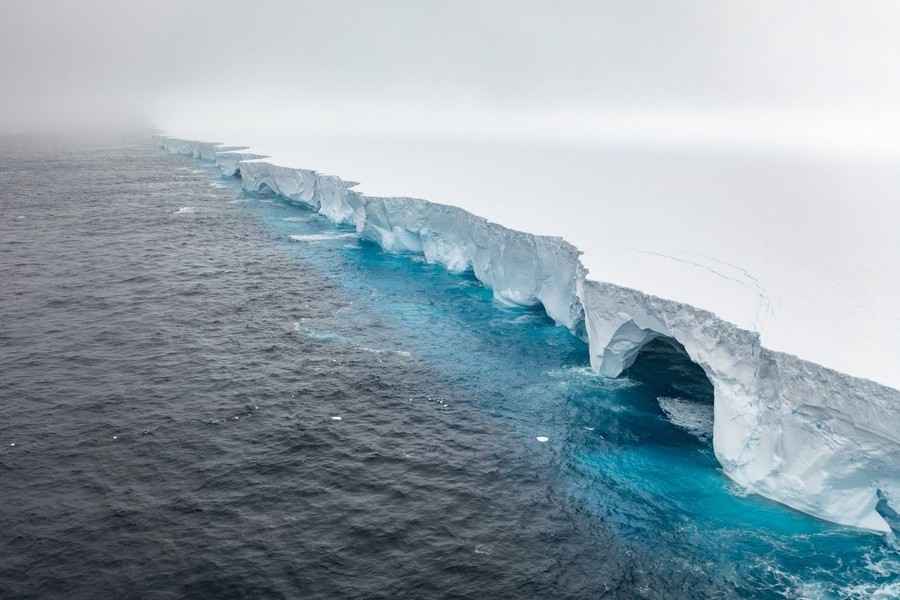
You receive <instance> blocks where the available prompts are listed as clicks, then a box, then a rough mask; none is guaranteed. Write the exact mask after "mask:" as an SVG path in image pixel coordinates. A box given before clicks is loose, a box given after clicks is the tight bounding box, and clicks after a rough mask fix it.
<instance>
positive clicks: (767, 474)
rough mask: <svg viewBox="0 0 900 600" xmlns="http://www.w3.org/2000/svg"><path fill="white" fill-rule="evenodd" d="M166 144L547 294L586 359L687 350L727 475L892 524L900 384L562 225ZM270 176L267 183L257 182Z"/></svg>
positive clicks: (856, 518) (534, 296) (809, 509)
mask: <svg viewBox="0 0 900 600" xmlns="http://www.w3.org/2000/svg"><path fill="white" fill-rule="evenodd" d="M160 143H161V145H162V146H163V148H165V149H166V150H168V151H169V152H172V153H176V154H185V155H189V156H193V157H195V158H199V159H201V160H212V161H214V162H215V163H216V165H217V166H218V167H219V169H220V171H221V173H222V174H223V175H224V176H236V175H238V173H239V174H240V180H241V187H242V188H243V189H244V190H246V191H249V192H259V190H260V189H266V188H268V190H271V191H272V192H273V193H274V194H275V195H277V196H279V197H281V198H283V199H285V200H286V201H288V202H292V203H294V204H297V205H300V206H304V207H306V208H309V209H310V210H314V211H316V212H318V213H319V214H322V215H323V216H325V217H327V218H328V219H330V220H331V221H333V222H335V223H341V224H345V225H352V226H353V227H355V229H356V233H357V235H358V236H359V237H360V238H362V239H365V240H368V241H371V242H374V243H377V244H378V245H380V246H381V247H382V248H383V249H384V250H386V251H392V252H413V253H419V254H423V255H424V256H425V258H426V259H427V260H428V261H429V262H432V263H437V264H441V265H444V266H445V267H446V268H448V269H449V270H451V271H467V270H471V271H472V272H473V273H474V275H475V277H476V278H477V279H478V280H480V281H481V282H482V283H483V284H484V285H485V286H487V287H489V288H490V289H492V290H493V293H494V296H495V297H497V298H498V299H500V300H503V301H505V302H510V303H513V304H520V305H527V306H536V305H541V306H542V307H543V309H544V310H545V311H546V313H547V314H548V315H549V316H550V317H551V318H553V320H554V321H556V323H558V324H559V325H562V326H565V327H567V328H568V329H569V330H570V331H572V332H573V333H574V334H575V335H578V336H579V337H581V338H582V339H586V340H587V342H588V345H589V352H590V359H591V366H592V368H593V369H594V370H596V371H599V372H600V373H602V374H604V375H607V376H618V375H621V373H622V372H623V370H625V369H626V368H627V367H628V366H630V364H631V363H633V362H634V358H635V357H636V356H637V355H638V354H639V353H640V352H641V350H642V349H643V348H645V347H646V346H647V345H648V344H650V343H651V342H652V341H653V340H654V339H658V338H660V337H664V338H671V339H672V340H675V341H676V342H678V344H680V346H681V347H683V348H684V352H685V353H686V354H687V355H688V357H689V358H690V360H691V361H692V362H693V363H695V364H696V365H698V366H699V367H700V368H701V369H702V370H703V372H704V373H705V375H706V377H707V379H708V380H709V382H710V383H711V384H712V387H713V395H714V401H713V404H714V422H713V448H714V451H715V455H716V458H717V459H718V461H719V463H720V464H721V465H722V469H723V471H724V473H725V474H726V475H728V476H729V477H730V478H731V479H733V480H735V481H736V482H738V483H739V484H741V485H743V486H744V487H746V488H747V489H749V490H750V491H753V492H756V493H758V494H760V495H762V496H765V497H768V498H771V499H773V500H776V501H778V502H781V503H783V504H786V505H788V506H791V507H793V508H796V509H798V510H801V511H803V512H806V513H808V514H811V515H814V516H817V517H819V518H822V519H826V520H829V521H833V522H835V523H840V524H844V525H850V526H854V527H861V528H865V529H870V530H874V531H881V532H889V531H891V526H890V525H889V522H888V519H886V518H885V516H884V515H889V516H890V515H894V514H896V509H897V507H898V506H900V468H898V465H900V390H896V389H893V388H889V387H886V386H883V385H879V384H877V383H875V382H873V381H870V380H866V379H860V378H856V377H852V376H849V375H845V374H842V373H838V372H836V371H833V370H831V369H828V368H826V367H823V366H821V365H817V364H814V363H811V362H809V361H805V360H802V359H800V358H798V357H796V356H792V355H789V354H785V353H781V352H775V351H772V350H769V349H767V348H765V347H763V346H762V345H761V341H760V336H759V334H758V333H756V332H753V331H749V330H746V329H742V328H740V327H738V326H737V325H735V324H733V323H730V322H728V321H725V320H723V319H722V318H720V317H718V316H717V315H715V314H714V313H712V312H709V311H706V310H702V309H699V308H696V307H694V306H691V305H688V304H684V303H680V302H675V301H672V300H666V299H664V298H659V297H657V296H653V295H650V294H646V293H643V292H641V291H639V290H634V289H630V288H624V287H621V286H617V285H615V284H612V283H606V282H600V281H593V280H589V279H587V271H586V270H585V268H584V266H583V265H582V264H581V260H580V258H579V256H580V251H579V250H578V249H577V248H575V247H574V246H572V245H571V244H569V243H568V242H566V241H565V240H563V239H562V238H558V237H553V236H541V235H533V234H529V233H525V232H521V231H515V230H511V229H508V228H506V227H503V226H502V225H499V224H497V223H493V222H490V221H488V220H487V219H484V218H482V217H478V216H476V215H474V214H472V213H470V212H467V211H465V210H463V209H461V208H459V207H455V206H450V205H443V204H438V203H434V202H429V201H427V200H422V199H418V198H402V197H376V196H368V195H365V194H363V193H360V192H358V191H356V190H354V189H351V188H354V187H355V186H356V185H357V184H356V183H354V182H352V181H346V180H343V179H340V178H339V177H336V176H331V175H322V174H320V173H317V172H316V171H312V170H308V169H295V168H290V167H283V166H279V165H274V164H270V163H267V162H262V161H260V160H257V159H259V158H262V157H261V155H257V154H249V153H242V152H236V151H235V149H236V148H230V149H228V150H225V149H224V148H222V147H221V146H218V145H216V144H208V143H204V142H192V141H188V140H180V139H177V138H169V137H161V138H160ZM262 186H265V187H262Z"/></svg>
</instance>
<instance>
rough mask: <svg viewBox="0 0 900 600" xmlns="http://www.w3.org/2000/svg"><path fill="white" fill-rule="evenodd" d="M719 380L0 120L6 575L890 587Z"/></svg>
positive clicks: (84, 582)
mask: <svg viewBox="0 0 900 600" xmlns="http://www.w3.org/2000/svg"><path fill="white" fill-rule="evenodd" d="M712 401H713V399H712V391H711V389H710V388H709V385H708V382H707V381H706V380H705V377H704V376H703V374H702V372H701V371H698V369H697V368H696V366H695V365H693V364H692V363H690V362H689V361H687V360H686V359H685V358H684V357H683V355H682V354H681V353H680V352H678V349H677V348H671V347H667V346H665V345H662V344H660V345H657V346H656V347H654V348H652V349H651V351H650V352H647V353H645V354H644V355H642V356H641V357H640V358H639V360H638V362H637V363H636V364H635V366H634V367H633V368H632V369H630V370H629V372H627V373H626V376H625V377H622V378H619V379H614V380H613V379H606V378H603V377H599V376H597V375H595V374H593V373H592V372H591V371H590V369H589V367H588V355H587V348H586V346H585V344H584V343H583V342H582V341H580V340H579V339H577V338H576V337H574V336H572V335H571V334H570V333H569V332H568V331H567V330H565V329H563V328H561V327H557V326H555V324H554V323H553V322H552V321H551V320H550V319H548V318H547V317H546V315H544V313H543V312H542V311H541V310H539V309H534V310H527V309H521V308H513V307H509V306H505V305H502V304H500V303H498V302H496V301H494V300H493V297H492V294H491V291H490V290H488V289H486V288H484V287H483V286H482V285H481V284H480V283H479V282H478V281H477V280H475V279H474V277H472V276H469V275H457V274H452V273H449V272H447V271H446V270H445V269H443V268H442V267H439V266H436V265H431V264H427V263H426V262H425V261H424V260H423V259H422V258H421V257H417V256H409V255H394V254H388V253H385V252H383V251H381V250H380V249H379V248H378V247H377V246H374V245H372V244H368V243H365V242H360V241H359V240H357V239H356V238H355V236H354V235H353V231H352V230H350V229H347V228H341V227H337V226H335V225H333V224H330V223H329V222H327V221H326V220H325V219H324V218H322V217H320V216H318V215H316V214H314V213H312V212H310V211H308V210H305V209H303V208H300V207H296V206H291V205H290V204H288V203H286V202H285V201H283V200H282V199H279V198H274V197H257V196H248V195H247V194H245V193H243V192H241V190H240V186H239V182H237V181H236V180H233V179H223V178H221V177H220V176H219V174H218V171H217V170H216V169H215V168H214V167H213V166H212V165H209V164H204V163H202V162H199V161H196V160H194V159H191V158H187V157H178V156H170V155H167V154H164V153H162V152H161V151H160V150H159V149H158V148H156V147H155V146H154V144H153V143H152V140H151V139H150V138H149V136H144V135H131V136H106V137H99V136H98V139H92V140H88V139H74V138H70V139H64V138H52V137H38V138H24V137H5V138H0V478H2V479H0V482H2V486H0V597H3V598H302V599H307V598H323V599H324V598H360V599H362V598H393V599H396V598H896V597H900V550H898V545H897V542H896V541H895V540H893V539H891V538H887V537H885V536H879V535H874V534H870V533H866V532H862V531H858V530H853V529H849V528H845V527H840V526H837V525H834V524H830V523H826V522H823V521H819V520H817V519H815V518H813V517H810V516H807V515H804V514H801V513H798V512H796V511H793V510H791V509H789V508H786V507H784V506H782V505H779V504H776V503H773V502H771V501H768V500H766V499H764V498H760V497H758V496H755V495H751V494H747V493H746V492H744V491H743V490H741V489H740V488H738V487H737V486H736V485H734V484H733V483H731V482H730V481H729V480H728V479H727V477H725V476H724V475H723V474H722V472H721V470H720V469H719V467H718V465H717V462H716V460H715V456H714V454H713V451H712V446H711V439H710V430H711V423H712Z"/></svg>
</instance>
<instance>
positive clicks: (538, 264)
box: [357, 196, 584, 331]
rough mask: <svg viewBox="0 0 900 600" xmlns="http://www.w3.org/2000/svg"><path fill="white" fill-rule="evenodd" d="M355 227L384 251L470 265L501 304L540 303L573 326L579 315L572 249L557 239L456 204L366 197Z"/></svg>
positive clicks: (453, 266)
mask: <svg viewBox="0 0 900 600" xmlns="http://www.w3.org/2000/svg"><path fill="white" fill-rule="evenodd" d="M363 198H364V200H365V205H364V211H363V214H362V215H361V216H360V217H359V218H357V231H358V232H359V235H360V237H362V238H363V239H367V240H370V241H372V242H375V243H377V244H379V245H380V246H382V247H383V248H385V249H386V250H388V251H393V252H415V253H418V254H424V255H425V258H426V260H428V261H429V262H432V263H438V264H441V265H444V266H445V267H446V268H447V269H449V270H451V271H455V272H462V271H467V270H471V271H472V272H473V273H474V274H475V277H477V278H478V279H479V280H480V281H481V282H483V283H484V284H485V285H487V286H488V287H490V288H491V289H492V290H493V292H494V296H495V297H496V298H497V299H498V300H499V301H501V302H506V303H509V304H514V305H518V306H535V305H538V304H540V305H542V306H543V307H544V310H545V311H546V312H547V314H548V315H549V316H550V317H551V318H552V319H553V320H554V321H556V322H557V323H559V324H560V325H563V326H565V327H568V328H569V329H571V330H572V331H575V330H576V328H577V327H578V325H579V323H580V322H581V320H582V314H581V303H580V302H579V301H578V298H577V297H576V285H575V284H576V281H578V280H579V279H581V278H583V277H584V268H583V267H582V266H581V263H580V262H579V260H578V250H576V249H575V247H574V246H572V245H571V244H568V243H566V242H565V241H564V240H562V239H560V238H554V237H547V236H535V235H530V234H526V233H521V232H518V231H513V230H510V229H507V228H505V227H502V226H500V225H497V224H495V223H491V222H489V221H487V220H485V219H482V218H481V217H477V216H475V215H473V214H471V213H469V212H467V211H465V210H462V209H460V208H457V207H454V206H447V205H443V204H436V203H433V202H427V201H425V200H419V199H415V198H376V197H369V196H364V197H363Z"/></svg>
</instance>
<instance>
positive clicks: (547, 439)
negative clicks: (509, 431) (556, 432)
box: [534, 435, 550, 444]
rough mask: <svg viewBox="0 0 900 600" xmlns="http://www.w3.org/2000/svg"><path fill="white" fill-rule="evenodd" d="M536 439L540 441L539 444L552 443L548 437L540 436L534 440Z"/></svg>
mask: <svg viewBox="0 0 900 600" xmlns="http://www.w3.org/2000/svg"><path fill="white" fill-rule="evenodd" d="M534 439H536V440H537V441H539V442H540V443H542V444H544V443H546V442H549V441H550V438H548V437H547V436H545V435H539V436H537V437H536V438H534Z"/></svg>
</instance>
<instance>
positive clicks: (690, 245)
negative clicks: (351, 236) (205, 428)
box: [0, 0, 900, 386]
mask: <svg viewBox="0 0 900 600" xmlns="http://www.w3.org/2000/svg"><path fill="white" fill-rule="evenodd" d="M4 7H5V9H6V11H5V12H6V15H5V19H4V20H3V21H2V22H0V49H2V51H3V56H4V61H3V62H2V66H0V69H3V71H4V72H3V78H4V82H5V84H6V85H4V110H3V111H2V115H0V131H4V132H27V131H34V130H43V131H84V130H89V131H97V130H105V129H128V128H131V129H134V128H143V129H149V128H156V129H159V130H162V131H164V132H166V133H168V134H171V135H176V136H180V137H189V138H193V139H202V140H207V141H213V140H217V141H222V142H227V143H235V144H248V145H250V146H252V147H254V149H255V150H257V151H261V152H263V153H266V154H269V155H271V156H272V159H271V160H273V161H274V162H276V163H277V164H282V165H286V166H295V167H305V168H313V169H318V170H320V171H322V172H325V173H330V174H334V175H339V176H342V177H345V178H347V179H350V180H353V181H359V182H361V186H360V188H359V189H360V190H361V191H363V192H365V193H370V194H379V195H410V196H418V197H422V198H427V199H429V200H433V201H440V202H445V203H449V204H455V205H457V206H462V207H464V208H467V209H468V210H470V211H472V212H474V213H477V214H479V215H482V216H485V217H487V218H490V219H493V220H495V221H497V222H500V223H503V224H504V225H507V226H509V227H515V228H519V229H522V230H524V231H529V232H532V233H542V234H551V235H559V236H563V237H565V238H566V239H568V240H570V241H571V242H573V243H575V244H576V246H577V247H578V248H580V249H581V250H583V251H584V256H583V260H584V263H585V265H587V266H588V268H589V269H590V270H591V275H592V277H595V278H598V279H601V280H604V281H610V282H613V283H618V284H620V285H625V286H629V287H634V288H638V289H641V290H644V291H647V292H650V293H655V294H657V295H660V296H664V297H667V298H671V299H675V300H680V301H683V302H687V303H690V304H693V305H695V306H700V307H702V308H707V309H710V310H713V311H715V312H717V313H718V314H720V315H721V316H722V317H724V318H727V319H729V320H731V321H732V322H734V323H738V324H740V325H743V326H746V327H751V328H754V329H756V330H758V331H760V332H761V333H762V335H763V342H764V343H765V344H767V346H768V347H770V348H773V349H775V350H782V351H787V352H791V353H795V354H798V355H800V356H802V357H804V358H808V359H810V360H814V361H817V362H820V363H821V364H824V365H826V366H829V367H832V368H836V369H839V370H842V371H844V372H847V373H851V374H855V375H860V376H864V377H868V378H871V379H874V380H876V381H879V382H882V383H888V384H890V385H894V386H900V375H898V373H897V371H896V364H897V361H898V360H900V319H898V318H897V309H896V307H897V306H898V305H900V280H898V279H896V277H895V276H894V273H895V272H896V270H897V262H898V258H900V238H898V236H897V235H896V224H897V222H898V219H900V208H898V207H900V204H898V203H897V202H896V197H897V190H898V188H900V172H898V170H897V169H896V162H897V160H898V159H900V143H898V140H900V115H898V111H897V108H896V107H897V106H900V81H898V76H897V69H896V65H897V64H900V60H898V59H900V56H898V50H900V36H897V34H896V24H897V23H898V22H900V19H898V17H900V4H897V3H894V2H883V3H881V2H853V3H850V2H833V1H821V0H820V1H816V2H800V1H797V2H780V1H779V2H758V1H749V0H748V1H736V0H735V1H730V2H718V1H712V0H709V1H694V2H690V1H683V2H596V1H594V2H558V3H552V4H548V3H539V2H523V1H507V0H502V1H495V2H489V3H485V2H468V1H459V2H453V3H437V2H427V3H423V2H347V1H341V0H338V1H329V2H307V1H303V2H276V1H263V2H255V3H227V2H224V1H219V2H212V1H209V0H194V1H189V2H174V1H169V0H164V1H158V2H152V3H150V2H141V3H134V2H132V3H121V2H97V1H86V2H85V1H81V2H74V1H73V2H62V1H45V2H23V1H20V0H13V1H12V2H10V1H7V2H6V3H5V5H4ZM685 257H688V258H689V260H686V259H685ZM698 261H700V262H702V263H703V264H704V265H705V266H706V268H695V267H693V266H690V267H686V266H685V265H694V264H696V263H698ZM713 262H714V263H715V264H714V265H713V267H710V265H711V264H713ZM722 265H726V266H727V267H728V269H731V270H733V271H734V272H736V273H738V274H739V277H738V279H740V282H739V283H740V285H738V286H737V287H735V286H734V285H730V284H728V283H727V282H725V280H724V279H723V278H722V277H719V276H718V273H719V272H720V271H721V269H722ZM711 273H712V274H713V275H711ZM748 280H749V281H752V285H750V286H749V288H748V286H747V281H748ZM723 282H724V283H723ZM729 286H730V287H729ZM757 287H759V288H761V289H762V290H763V295H764V296H765V297H766V302H767V305H768V306H769V308H770V309H771V310H770V311H768V313H767V315H766V320H765V321H764V322H763V321H760V320H759V319H758V318H757V313H758V312H759V310H760V309H759V302H760V299H759V297H758V290H757V289H756V288H757Z"/></svg>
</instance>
